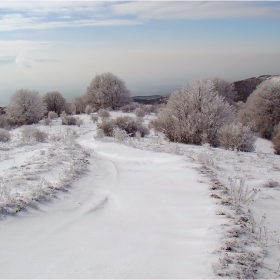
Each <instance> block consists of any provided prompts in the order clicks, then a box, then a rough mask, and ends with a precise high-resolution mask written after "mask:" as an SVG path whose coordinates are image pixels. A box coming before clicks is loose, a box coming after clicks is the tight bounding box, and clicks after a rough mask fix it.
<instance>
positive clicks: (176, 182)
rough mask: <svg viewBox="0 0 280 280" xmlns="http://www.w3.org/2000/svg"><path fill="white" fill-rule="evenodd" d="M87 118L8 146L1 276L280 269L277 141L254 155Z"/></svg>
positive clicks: (0, 195) (2, 158)
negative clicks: (103, 134) (100, 133)
mask: <svg viewBox="0 0 280 280" xmlns="http://www.w3.org/2000/svg"><path fill="white" fill-rule="evenodd" d="M111 115H112V117H116V116H119V115H127V114H124V113H121V112H111ZM80 117H81V118H83V119H84V122H85V123H84V125H82V126H81V127H76V126H71V127H70V126H69V127H67V126H62V125H61V122H60V120H56V121H53V123H52V126H51V127H49V126H43V125H42V124H38V125H36V126H37V127H39V128H40V129H42V130H44V131H46V132H48V133H49V134H51V135H53V137H52V138H51V140H50V141H49V142H47V143H37V142H36V143H22V141H20V139H19V135H20V130H21V128H18V129H17V130H15V131H13V132H12V133H13V134H14V136H13V141H12V142H11V143H9V144H2V145H1V147H0V149H1V152H0V176H1V178H0V179H1V185H0V207H1V209H2V215H1V220H0V236H1V238H0V252H1V254H0V277H1V278H200V279H201V278H219V277H220V278H221V277H226V278H230V277H232V278H236V277H241V278H242V277H251V278H252V276H254V277H258V278H277V277H279V273H280V272H279V263H280V247H279V246H280V242H279V238H280V226H279V225H280V217H279V210H280V205H279V202H280V192H279V190H280V187H279V179H280V178H279V171H280V160H279V156H276V155H274V154H273V149H272V148H271V147H270V145H271V144H270V142H269V141H265V140H263V139H258V141H257V152H256V153H241V152H233V151H225V150H222V149H218V148H217V149H214V148H210V147H208V146H207V145H205V146H203V147H198V146H193V145H183V144H174V143H168V141H166V140H165V139H164V138H163V137H162V136H156V135H154V134H153V133H151V135H150V136H149V137H146V138H145V139H141V140H140V141H138V140H137V139H128V140H125V141H124V143H119V142H118V141H117V140H114V139H109V138H105V139H95V138H94V135H95V134H96V124H93V123H92V122H91V121H90V118H89V116H87V115H82V116H80ZM152 118H153V116H146V117H145V123H148V121H149V120H150V119H152ZM247 187H248V189H247ZM246 190H247V191H246ZM15 212H17V213H16V214H14V215H10V214H9V215H7V213H15ZM254 269H257V271H254Z"/></svg>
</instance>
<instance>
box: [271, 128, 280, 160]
mask: <svg viewBox="0 0 280 280" xmlns="http://www.w3.org/2000/svg"><path fill="white" fill-rule="evenodd" d="M272 144H273V148H274V153H275V154H277V155H280V123H279V124H278V125H276V126H275V127H274V131H273V137H272Z"/></svg>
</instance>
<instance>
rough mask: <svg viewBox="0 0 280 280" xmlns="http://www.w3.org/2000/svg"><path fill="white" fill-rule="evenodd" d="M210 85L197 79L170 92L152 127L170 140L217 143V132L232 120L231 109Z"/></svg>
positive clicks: (206, 81) (197, 143)
mask: <svg viewBox="0 0 280 280" xmlns="http://www.w3.org/2000/svg"><path fill="white" fill-rule="evenodd" d="M213 88H214V87H213V84H212V82H211V81H209V80H199V81H198V82H197V83H196V84H194V85H191V86H190V87H187V86H184V87H183V88H182V90H181V91H178V92H175V93H173V94H172V95H171V97H170V99H169V100H168V103H167V105H166V107H165V108H164V109H162V111H161V112H160V113H159V114H158V116H157V119H156V121H154V122H153V125H154V127H156V129H157V130H158V131H160V132H162V133H163V134H164V135H165V136H166V137H167V138H168V139H169V140H170V141H172V142H180V143H188V144H196V145H200V144H204V143H209V144H210V145H212V146H217V145H218V139H217V138H218V137H217V132H218V130H219V129H220V127H222V126H223V125H225V124H229V123H231V122H232V121H233V120H234V111H233V109H232V107H231V106H230V105H229V103H227V102H226V101H225V100H224V98H223V97H222V96H220V95H219V94H218V93H217V92H216V91H214V89H213Z"/></svg>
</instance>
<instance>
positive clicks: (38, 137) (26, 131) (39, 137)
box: [21, 126, 48, 142]
mask: <svg viewBox="0 0 280 280" xmlns="http://www.w3.org/2000/svg"><path fill="white" fill-rule="evenodd" d="M47 138H48V133H46V132H44V131H41V130H40V129H38V128H37V127H34V126H24V127H23V128H22V129H21V139H22V140H23V141H24V142H30V141H37V142H45V141H46V139H47Z"/></svg>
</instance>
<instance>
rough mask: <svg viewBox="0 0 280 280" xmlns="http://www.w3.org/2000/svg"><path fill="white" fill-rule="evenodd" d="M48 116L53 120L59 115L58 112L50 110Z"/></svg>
mask: <svg viewBox="0 0 280 280" xmlns="http://www.w3.org/2000/svg"><path fill="white" fill-rule="evenodd" d="M48 118H49V119H50V120H53V119H56V118H58V115H57V113H56V112H53V111H49V112H48Z"/></svg>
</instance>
